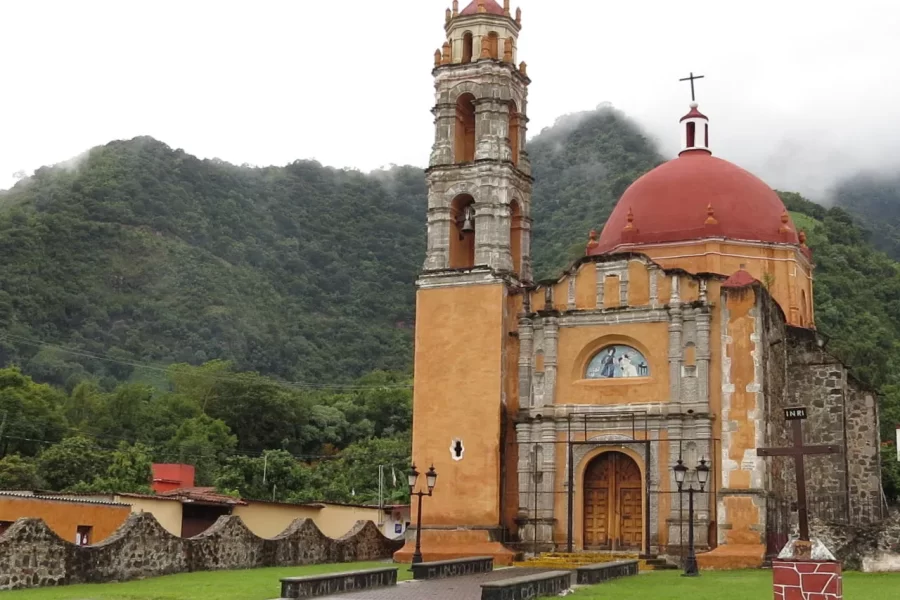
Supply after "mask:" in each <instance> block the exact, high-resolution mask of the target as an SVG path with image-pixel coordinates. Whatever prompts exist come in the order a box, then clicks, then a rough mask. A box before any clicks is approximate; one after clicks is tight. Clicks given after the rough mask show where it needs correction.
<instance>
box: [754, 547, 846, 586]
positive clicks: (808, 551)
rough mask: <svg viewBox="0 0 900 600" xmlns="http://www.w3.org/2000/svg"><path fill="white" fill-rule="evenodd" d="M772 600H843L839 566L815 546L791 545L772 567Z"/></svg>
mask: <svg viewBox="0 0 900 600" xmlns="http://www.w3.org/2000/svg"><path fill="white" fill-rule="evenodd" d="M772 588H773V591H774V592H775V600H843V598H844V591H843V582H842V575H841V563H840V562H838V561H836V560H834V556H832V554H831V553H830V552H829V551H828V550H827V549H826V548H825V547H824V546H823V545H822V544H821V543H818V542H813V543H810V542H800V541H796V540H795V541H791V542H788V545H787V546H785V547H784V550H782V551H781V554H779V555H778V558H777V559H776V560H775V561H773V563H772Z"/></svg>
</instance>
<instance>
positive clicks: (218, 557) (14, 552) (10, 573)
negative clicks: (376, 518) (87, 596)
mask: <svg viewBox="0 0 900 600" xmlns="http://www.w3.org/2000/svg"><path fill="white" fill-rule="evenodd" d="M401 546H402V542H396V541H393V540H390V539H388V538H386V537H384V536H383V535H382V534H381V532H380V531H379V530H378V527H377V526H376V525H375V524H374V523H372V522H365V521H360V522H359V523H357V525H356V527H354V529H353V530H352V531H350V532H349V533H348V534H347V535H346V536H344V537H342V538H340V539H338V540H332V539H331V538H328V537H326V536H325V535H323V534H322V533H321V532H320V531H319V529H318V528H317V527H316V525H315V524H314V523H313V522H312V521H311V520H309V519H304V520H298V521H296V522H295V523H293V524H292V525H291V526H290V527H289V528H288V529H287V530H286V531H285V532H284V533H283V534H281V535H280V536H278V537H276V538H273V539H263V538H259V537H257V536H255V535H254V534H253V533H252V532H250V530H249V529H247V527H246V525H244V523H243V522H242V521H241V519H240V518H239V517H234V516H227V517H221V518H220V519H219V520H218V521H217V522H216V524H215V525H213V526H212V527H211V528H210V529H209V530H208V531H206V532H204V533H203V534H201V535H199V536H197V537H194V538H187V539H184V538H180V537H176V536H174V535H172V534H170V533H169V532H167V531H166V530H165V529H163V527H162V526H161V525H160V524H159V523H158V522H157V521H156V519H155V518H154V517H153V515H151V514H149V513H135V514H132V515H131V516H130V517H129V518H128V520H127V521H125V523H124V524H123V525H122V526H121V527H120V528H119V530H118V531H116V533H115V534H113V535H112V536H111V537H109V538H107V539H106V540H104V541H103V542H101V543H99V544H95V545H92V546H76V545H75V544H71V543H69V542H67V541H64V540H62V539H61V538H59V536H57V535H56V534H55V533H54V532H53V531H52V530H51V529H50V528H49V527H47V525H46V524H45V523H44V522H43V521H41V520H39V519H19V520H18V521H16V523H14V524H13V525H12V526H11V527H10V528H9V529H8V530H7V531H6V532H5V533H4V534H3V535H2V536H0V590H10V589H19V588H29V587H44V586H57V585H68V584H74V583H104V582H110V581H128V580H132V579H142V578H146V577H156V576H160V575H170V574H173V573H185V572H192V571H211V570H220V569H253V568H259V567H275V566H294V565H305V564H318V563H335V562H355V561H363V560H377V559H383V558H389V557H390V556H391V555H392V554H393V552H395V551H396V550H398V549H399V548H400V547H401Z"/></svg>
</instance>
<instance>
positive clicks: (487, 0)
mask: <svg viewBox="0 0 900 600" xmlns="http://www.w3.org/2000/svg"><path fill="white" fill-rule="evenodd" d="M478 3H479V0H473V2H472V3H471V4H469V5H468V6H467V7H465V8H464V9H463V10H462V12H461V13H459V14H460V15H462V16H469V15H477V14H478ZM484 9H485V12H487V13H488V14H490V15H500V16H501V17H503V16H505V15H506V13H505V12H504V11H503V7H502V6H500V5H499V4H497V3H496V2H495V0H484Z"/></svg>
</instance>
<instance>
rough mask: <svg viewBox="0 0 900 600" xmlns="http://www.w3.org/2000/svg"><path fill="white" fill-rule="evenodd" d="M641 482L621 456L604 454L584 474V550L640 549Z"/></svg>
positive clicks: (633, 467)
mask: <svg viewBox="0 0 900 600" xmlns="http://www.w3.org/2000/svg"><path fill="white" fill-rule="evenodd" d="M643 489H644V484H643V479H642V477H641V469H640V467H638V464H637V463H636V462H635V461H634V459H632V458H631V457H630V456H628V455H627V454H624V453H622V452H604V453H603V454H601V455H599V456H598V457H596V458H595V459H593V460H592V461H591V462H590V464H588V466H587V468H586V469H585V472H584V538H583V539H584V547H585V549H593V548H603V549H616V550H617V549H640V548H641V545H642V542H643V535H644V515H643V513H644V510H643V506H644V503H643Z"/></svg>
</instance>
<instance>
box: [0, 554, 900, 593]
mask: <svg viewBox="0 0 900 600" xmlns="http://www.w3.org/2000/svg"><path fill="white" fill-rule="evenodd" d="M389 564H390V563H385V562H378V563H353V564H341V565H316V566H310V567H286V568H276V569H255V570H252V571H209V572H204V573H186V574H183V575H170V576H168V577H157V578H155V579H146V580H143V581H132V582H129V583H106V584H100V585H72V586H68V587H61V588H41V589H35V590H20V591H15V592H0V600H38V599H40V600H201V599H202V600H210V599H211V598H212V599H215V600H271V599H272V598H278V597H279V595H280V594H279V592H280V591H281V590H280V587H279V583H278V580H279V578H281V577H291V576H301V575H313V574H316V573H328V572H332V573H334V572H340V571H352V570H359V569H371V568H376V567H384V566H386V565H389ZM397 566H399V567H400V571H399V576H400V579H401V580H405V579H410V575H411V574H410V573H409V567H408V566H406V565H397ZM898 590H900V573H891V574H874V575H863V574H860V573H848V574H845V576H844V598H845V599H846V600H880V599H882V598H884V599H885V600H887V599H889V598H900V592H898ZM569 597H570V598H582V599H584V600H590V599H595V600H599V599H601V598H602V599H603V600H609V599H610V598H614V599H615V600H647V599H652V600H721V599H722V598H725V599H726V600H771V598H772V574H771V572H770V571H730V572H721V573H704V574H703V575H702V576H701V577H699V578H697V579H688V578H684V577H681V576H680V574H679V572H677V571H664V572H657V573H643V574H641V575H639V576H637V577H630V578H627V579H621V580H618V581H613V582H610V583H604V584H602V585H598V586H595V587H592V588H584V589H581V590H579V591H578V592H576V593H575V594H574V595H572V596H569ZM422 600H427V598H425V597H423V599H422ZM460 600H467V599H460Z"/></svg>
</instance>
